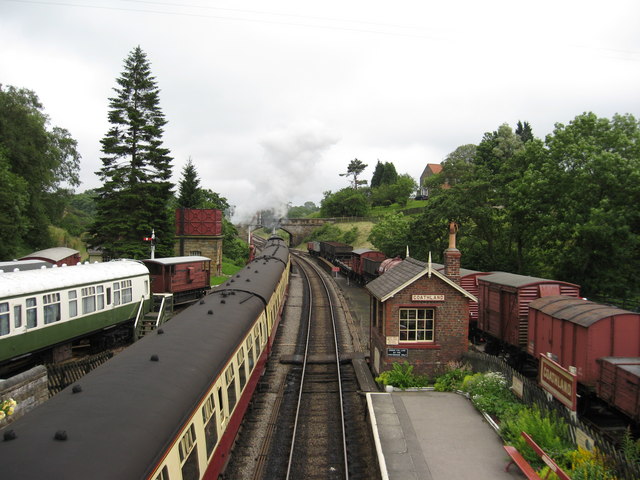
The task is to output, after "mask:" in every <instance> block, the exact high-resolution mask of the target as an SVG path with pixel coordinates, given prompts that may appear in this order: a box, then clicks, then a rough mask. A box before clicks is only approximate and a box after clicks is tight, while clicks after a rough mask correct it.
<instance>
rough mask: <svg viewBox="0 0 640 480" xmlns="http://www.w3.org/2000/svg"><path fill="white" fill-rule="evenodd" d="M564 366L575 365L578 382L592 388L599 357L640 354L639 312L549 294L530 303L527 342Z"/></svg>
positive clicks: (533, 350) (536, 353)
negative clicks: (550, 355) (551, 355)
mask: <svg viewBox="0 0 640 480" xmlns="http://www.w3.org/2000/svg"><path fill="white" fill-rule="evenodd" d="M527 351H528V352H529V353H530V354H531V355H534V356H535V357H538V356H539V355H544V354H546V353H547V352H550V353H552V354H553V359H554V360H555V361H556V362H557V363H559V364H560V365H562V366H563V367H564V368H567V369H568V368H569V367H570V366H572V367H576V369H577V372H576V373H577V375H578V382H579V383H580V384H582V385H585V386H587V387H593V388H595V385H596V382H597V380H598V377H599V375H600V372H599V366H598V363H597V360H598V359H599V358H601V357H638V356H640V314H638V313H633V312H629V311H627V310H622V309H621V308H617V307H612V306H609V305H603V304H600V303H595V302H590V301H587V300H583V299H581V298H575V297H565V296H560V295H559V296H551V297H544V298H540V299H538V300H534V301H533V302H531V303H530V304H529V345H528V349H527Z"/></svg>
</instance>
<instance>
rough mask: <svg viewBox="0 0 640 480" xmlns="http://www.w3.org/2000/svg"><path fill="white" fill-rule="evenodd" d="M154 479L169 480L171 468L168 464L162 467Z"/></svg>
mask: <svg viewBox="0 0 640 480" xmlns="http://www.w3.org/2000/svg"><path fill="white" fill-rule="evenodd" d="M154 480H169V470H168V469H167V466H166V465H165V466H164V467H162V471H161V472H160V473H159V474H158V475H156V478H155V479H154Z"/></svg>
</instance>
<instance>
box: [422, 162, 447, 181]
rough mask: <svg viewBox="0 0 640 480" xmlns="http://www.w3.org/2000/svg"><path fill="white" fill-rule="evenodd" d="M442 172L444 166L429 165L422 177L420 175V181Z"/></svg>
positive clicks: (438, 164)
mask: <svg viewBox="0 0 640 480" xmlns="http://www.w3.org/2000/svg"><path fill="white" fill-rule="evenodd" d="M441 171H442V164H440V163H427V166H426V167H424V170H423V171H422V175H420V179H423V178H425V177H428V176H431V175H435V174H437V173H440V172H441Z"/></svg>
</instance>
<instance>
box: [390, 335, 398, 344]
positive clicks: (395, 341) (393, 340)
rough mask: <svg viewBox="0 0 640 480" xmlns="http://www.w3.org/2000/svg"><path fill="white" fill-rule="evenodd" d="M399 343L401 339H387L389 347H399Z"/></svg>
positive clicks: (394, 337)
mask: <svg viewBox="0 0 640 480" xmlns="http://www.w3.org/2000/svg"><path fill="white" fill-rule="evenodd" d="M399 343H400V337H396V336H393V337H392V336H388V337H387V345H397V344H399Z"/></svg>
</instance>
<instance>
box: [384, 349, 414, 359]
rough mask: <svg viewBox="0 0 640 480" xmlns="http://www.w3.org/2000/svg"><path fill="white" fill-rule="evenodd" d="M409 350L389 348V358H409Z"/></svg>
mask: <svg viewBox="0 0 640 480" xmlns="http://www.w3.org/2000/svg"><path fill="white" fill-rule="evenodd" d="M408 356H409V350H408V349H407V348H387V357H408Z"/></svg>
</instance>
